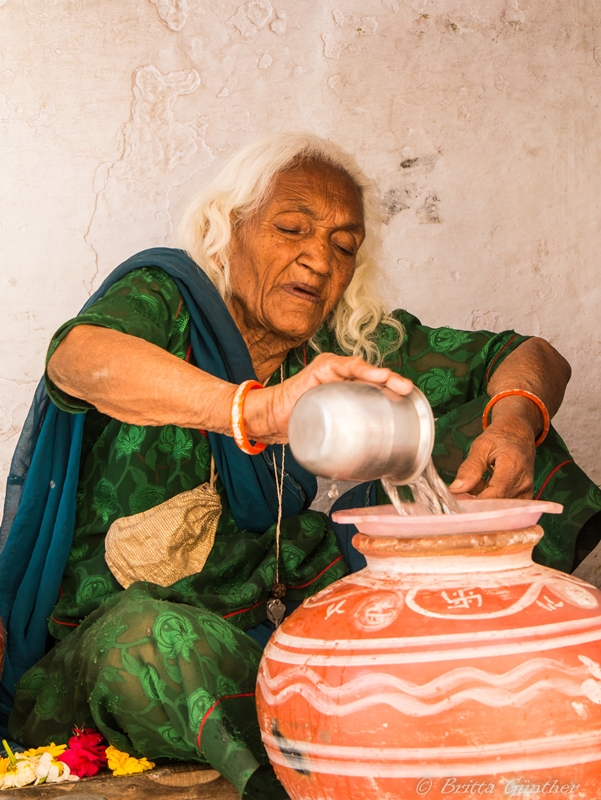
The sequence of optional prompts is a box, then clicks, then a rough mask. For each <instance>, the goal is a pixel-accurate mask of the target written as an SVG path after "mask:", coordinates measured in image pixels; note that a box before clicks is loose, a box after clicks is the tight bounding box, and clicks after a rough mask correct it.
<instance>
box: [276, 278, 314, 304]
mask: <svg viewBox="0 0 601 800" xmlns="http://www.w3.org/2000/svg"><path fill="white" fill-rule="evenodd" d="M282 289H283V290H284V291H285V292H288V294H291V295H293V296H294V297H298V298H299V299H300V300H306V301H307V302H308V303H313V304H314V305H318V304H320V303H321V292H320V291H319V290H318V289H316V288H315V287H314V286H309V284H308V283H299V282H297V281H294V282H292V283H286V284H284V286H282Z"/></svg>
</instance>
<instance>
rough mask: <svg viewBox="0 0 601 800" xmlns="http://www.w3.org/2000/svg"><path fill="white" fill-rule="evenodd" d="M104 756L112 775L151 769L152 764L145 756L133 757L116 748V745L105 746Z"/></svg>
mask: <svg viewBox="0 0 601 800" xmlns="http://www.w3.org/2000/svg"><path fill="white" fill-rule="evenodd" d="M106 758H107V763H108V767H109V769H112V770H113V775H133V774H134V773H136V772H146V770H148V769H152V768H153V767H154V764H153V763H152V761H148V759H146V758H134V757H133V756H130V755H129V754H128V753H123V752H121V750H117V748H116V747H110V746H109V747H107V748H106Z"/></svg>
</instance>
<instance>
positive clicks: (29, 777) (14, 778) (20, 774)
mask: <svg viewBox="0 0 601 800" xmlns="http://www.w3.org/2000/svg"><path fill="white" fill-rule="evenodd" d="M35 779H36V775H35V772H34V770H33V768H32V766H31V764H30V762H29V759H28V758H17V759H16V760H15V762H14V763H11V764H10V765H9V766H8V767H7V769H6V772H5V773H4V776H3V778H2V785H1V787H0V788H2V789H21V788H22V787H23V786H27V785H28V784H30V783H34V782H35Z"/></svg>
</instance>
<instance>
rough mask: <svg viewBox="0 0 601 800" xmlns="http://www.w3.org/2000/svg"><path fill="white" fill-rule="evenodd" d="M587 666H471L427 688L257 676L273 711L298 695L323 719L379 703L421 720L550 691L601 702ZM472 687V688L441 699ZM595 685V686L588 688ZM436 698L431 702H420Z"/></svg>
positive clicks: (545, 661)
mask: <svg viewBox="0 0 601 800" xmlns="http://www.w3.org/2000/svg"><path fill="white" fill-rule="evenodd" d="M550 671H553V672H558V673H560V675H563V676H565V677H559V676H556V677H549V676H548V675H546V676H545V677H544V678H542V679H541V680H538V681H536V682H534V683H532V684H531V685H530V686H527V687H525V688H524V689H522V690H520V691H515V692H512V691H511V689H518V687H519V686H523V684H524V683H525V682H526V681H528V680H530V679H531V678H533V677H534V676H535V675H536V674H540V673H541V672H543V673H548V672H550ZM590 675H591V672H590V669H589V668H587V666H586V665H585V666H582V667H567V666H566V665H564V664H562V663H561V662H560V661H555V660H554V659H550V658H535V659H531V660H530V661H527V662H525V663H524V664H521V665H520V666H518V667H515V668H514V669H512V670H510V671H509V672H506V673H504V674H500V675H499V674H495V673H489V672H485V671H484V670H479V669H475V668H473V667H461V668H459V669H455V670H451V671H450V672H447V673H445V674H444V675H441V676H440V677H438V678H435V679H434V680H432V681H430V682H429V683H426V684H423V685H419V684H415V683H412V682H410V681H406V680H403V679H401V678H397V677H396V676H394V675H389V674H386V673H376V674H373V673H372V674H369V675H362V676H359V677H357V678H355V679H353V680H351V681H349V682H348V683H346V684H344V685H343V686H331V685H330V684H328V683H327V682H326V681H324V680H323V678H322V677H321V676H320V675H319V674H318V673H316V672H315V671H314V670H312V669H310V668H303V667H300V668H293V669H288V670H285V671H284V672H282V673H281V674H280V675H278V676H277V677H272V676H271V674H270V673H269V669H268V667H267V664H266V663H264V665H263V669H262V671H261V672H260V676H259V685H260V687H261V691H262V692H263V694H264V697H265V701H266V702H267V703H268V704H269V705H272V706H279V705H282V704H283V703H285V702H286V701H287V700H289V699H290V698H291V697H293V696H294V695H297V694H300V695H301V696H302V697H303V699H304V700H305V701H306V702H308V703H309V704H310V705H311V706H312V707H313V708H314V709H315V710H316V711H318V712H320V713H322V714H325V715H327V716H335V717H343V716H348V715H349V714H354V713H358V712H361V711H364V710H365V709H368V708H372V707H373V706H375V705H377V704H384V705H388V706H390V707H392V708H394V709H395V710H397V711H399V712H400V713H402V714H405V715H407V716H412V717H424V716H432V715H435V714H440V713H441V712H443V711H449V710H450V709H452V708H454V707H455V706H458V705H460V704H461V703H464V702H466V701H468V700H473V701H475V702H477V703H480V704H481V705H485V706H489V707H496V708H501V707H520V706H524V705H527V704H528V703H531V702H533V701H535V700H536V699H537V698H539V697H540V696H541V695H542V694H545V693H546V692H547V691H549V690H552V691H556V692H559V693H561V694H563V695H565V696H567V697H587V698H588V699H590V700H592V701H593V702H595V703H598V702H600V701H599V699H598V696H599V695H600V692H599V686H598V684H597V683H596V682H595V681H592V679H591V678H590ZM470 682H478V683H480V684H485V685H480V686H470V687H467V688H465V689H462V690H460V691H456V692H454V693H453V694H450V695H449V696H448V697H441V694H444V693H448V692H452V690H453V689H456V688H458V687H459V686H461V685H464V684H466V683H470ZM591 682H592V683H594V684H595V686H594V687H593V686H590V684H591ZM433 697H438V698H440V699H439V700H438V701H437V702H435V703H427V702H424V701H423V700H422V699H420V698H433Z"/></svg>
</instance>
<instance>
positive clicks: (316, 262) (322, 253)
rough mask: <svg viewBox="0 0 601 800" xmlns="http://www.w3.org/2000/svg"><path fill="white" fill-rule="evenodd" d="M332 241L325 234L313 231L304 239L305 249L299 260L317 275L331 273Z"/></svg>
mask: <svg viewBox="0 0 601 800" xmlns="http://www.w3.org/2000/svg"><path fill="white" fill-rule="evenodd" d="M330 250H331V248H330V243H329V241H328V240H327V238H326V237H325V236H320V235H319V233H317V232H316V233H313V234H311V235H310V236H307V238H306V239H305V240H304V241H303V249H302V252H301V254H300V255H299V257H298V259H297V261H298V263H299V264H301V265H302V266H303V267H306V268H307V269H310V270H311V272H314V273H315V274H316V275H324V276H327V275H330V274H331V272H332V264H331V257H330V256H331V253H330Z"/></svg>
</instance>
